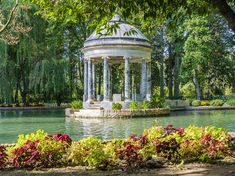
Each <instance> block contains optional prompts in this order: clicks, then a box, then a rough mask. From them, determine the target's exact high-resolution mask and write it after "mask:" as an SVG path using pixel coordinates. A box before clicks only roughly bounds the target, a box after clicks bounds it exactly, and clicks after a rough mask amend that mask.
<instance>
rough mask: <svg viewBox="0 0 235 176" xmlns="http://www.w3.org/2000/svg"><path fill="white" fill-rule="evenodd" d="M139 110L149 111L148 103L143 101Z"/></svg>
mask: <svg viewBox="0 0 235 176" xmlns="http://www.w3.org/2000/svg"><path fill="white" fill-rule="evenodd" d="M141 108H143V109H149V108H150V102H148V101H144V102H143V103H142V104H141Z"/></svg>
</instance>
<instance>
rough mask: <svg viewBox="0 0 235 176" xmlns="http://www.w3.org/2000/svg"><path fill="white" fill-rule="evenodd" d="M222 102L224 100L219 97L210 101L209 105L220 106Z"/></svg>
mask: <svg viewBox="0 0 235 176" xmlns="http://www.w3.org/2000/svg"><path fill="white" fill-rule="evenodd" d="M223 104H224V101H223V100H220V99H216V100H212V101H210V105H211V106H222V105H223Z"/></svg>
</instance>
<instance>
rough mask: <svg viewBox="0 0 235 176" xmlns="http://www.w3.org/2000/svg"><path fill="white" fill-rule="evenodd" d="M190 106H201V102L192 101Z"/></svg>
mask: <svg viewBox="0 0 235 176" xmlns="http://www.w3.org/2000/svg"><path fill="white" fill-rule="evenodd" d="M192 106H201V101H200V100H193V101H192Z"/></svg>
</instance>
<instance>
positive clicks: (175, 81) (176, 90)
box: [174, 55, 180, 99]
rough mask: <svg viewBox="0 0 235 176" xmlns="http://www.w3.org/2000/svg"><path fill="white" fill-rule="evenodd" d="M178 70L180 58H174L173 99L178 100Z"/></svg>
mask: <svg viewBox="0 0 235 176" xmlns="http://www.w3.org/2000/svg"><path fill="white" fill-rule="evenodd" d="M179 70H180V57H179V56H178V55H176V57H175V68H174V97H175V98H176V99H178V98H179V85H180V83H179Z"/></svg>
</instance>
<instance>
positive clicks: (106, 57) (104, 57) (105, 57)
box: [101, 56, 110, 60]
mask: <svg viewBox="0 0 235 176" xmlns="http://www.w3.org/2000/svg"><path fill="white" fill-rule="evenodd" d="M101 58H102V59H103V60H104V59H109V58H110V57H109V56H102V57H101Z"/></svg>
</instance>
